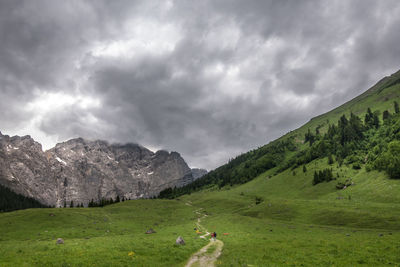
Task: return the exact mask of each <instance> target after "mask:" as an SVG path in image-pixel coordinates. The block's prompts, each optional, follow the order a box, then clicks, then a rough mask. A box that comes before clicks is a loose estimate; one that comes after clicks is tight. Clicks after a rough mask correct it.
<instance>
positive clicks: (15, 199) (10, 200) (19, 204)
mask: <svg viewBox="0 0 400 267" xmlns="http://www.w3.org/2000/svg"><path fill="white" fill-rule="evenodd" d="M30 208H48V206H46V205H43V204H42V203H40V202H39V201H37V200H36V199H33V198H30V197H25V196H23V195H20V194H17V193H15V192H13V191H12V190H10V189H9V188H7V187H5V186H2V185H0V212H5V211H13V210H22V209H30Z"/></svg>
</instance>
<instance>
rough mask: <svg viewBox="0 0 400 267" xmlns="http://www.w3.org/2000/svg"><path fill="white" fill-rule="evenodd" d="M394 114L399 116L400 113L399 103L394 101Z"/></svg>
mask: <svg viewBox="0 0 400 267" xmlns="http://www.w3.org/2000/svg"><path fill="white" fill-rule="evenodd" d="M393 104H394V113H396V114H398V113H400V109H399V103H397V101H394V103H393Z"/></svg>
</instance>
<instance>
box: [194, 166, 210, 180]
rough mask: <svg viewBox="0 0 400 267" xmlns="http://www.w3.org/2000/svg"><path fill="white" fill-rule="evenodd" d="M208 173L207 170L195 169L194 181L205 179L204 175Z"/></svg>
mask: <svg viewBox="0 0 400 267" xmlns="http://www.w3.org/2000/svg"><path fill="white" fill-rule="evenodd" d="M207 173H208V171H207V170H205V169H198V168H194V169H192V176H193V180H197V179H199V178H201V177H203V176H204V175H206V174H207Z"/></svg>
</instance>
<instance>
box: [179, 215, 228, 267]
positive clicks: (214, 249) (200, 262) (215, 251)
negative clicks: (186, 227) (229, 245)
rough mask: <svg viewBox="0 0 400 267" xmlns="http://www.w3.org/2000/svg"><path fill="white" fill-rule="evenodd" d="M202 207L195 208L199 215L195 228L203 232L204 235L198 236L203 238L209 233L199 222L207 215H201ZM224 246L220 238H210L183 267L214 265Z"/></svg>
mask: <svg viewBox="0 0 400 267" xmlns="http://www.w3.org/2000/svg"><path fill="white" fill-rule="evenodd" d="M201 210H202V209H199V210H196V211H195V212H196V214H197V215H198V216H199V217H198V219H197V223H196V225H197V229H199V230H200V231H202V232H205V234H204V235H202V236H200V238H203V239H205V238H206V236H209V235H210V233H209V232H208V231H207V229H206V228H204V227H203V226H202V225H201V224H200V223H201V219H202V218H204V217H206V216H207V215H206V214H204V215H203V216H201V212H200V211H201ZM223 246H224V243H223V242H222V241H221V240H215V241H213V240H210V242H209V243H208V244H207V245H205V246H204V247H202V248H201V249H200V250H199V251H197V252H196V253H194V254H193V255H192V256H191V257H190V259H189V260H188V262H187V264H186V265H185V267H194V266H215V262H216V261H217V258H218V257H219V256H220V255H221V252H222V248H223Z"/></svg>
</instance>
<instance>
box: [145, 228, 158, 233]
mask: <svg viewBox="0 0 400 267" xmlns="http://www.w3.org/2000/svg"><path fill="white" fill-rule="evenodd" d="M154 233H156V231H154V230H153V228H150V229H149V230H147V231H146V234H154Z"/></svg>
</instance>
